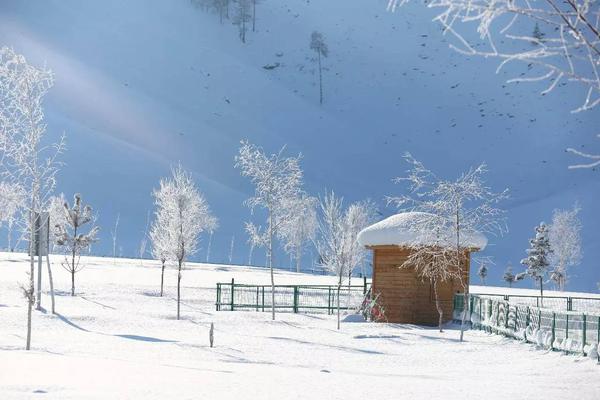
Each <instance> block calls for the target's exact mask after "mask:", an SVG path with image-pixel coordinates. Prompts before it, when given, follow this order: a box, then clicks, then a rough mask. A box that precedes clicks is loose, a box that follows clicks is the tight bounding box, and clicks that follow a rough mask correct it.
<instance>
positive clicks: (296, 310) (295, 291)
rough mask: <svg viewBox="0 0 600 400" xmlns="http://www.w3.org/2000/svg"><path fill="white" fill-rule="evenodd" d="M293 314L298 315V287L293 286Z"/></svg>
mask: <svg viewBox="0 0 600 400" xmlns="http://www.w3.org/2000/svg"><path fill="white" fill-rule="evenodd" d="M294 313H298V286H294Z"/></svg>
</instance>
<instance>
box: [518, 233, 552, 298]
mask: <svg viewBox="0 0 600 400" xmlns="http://www.w3.org/2000/svg"><path fill="white" fill-rule="evenodd" d="M551 253H552V248H551V247H550V238H549V237H548V227H547V226H546V224H545V223H543V222H542V223H541V224H540V225H539V226H537V227H536V228H535V237H534V238H533V239H531V240H529V249H527V257H526V258H524V259H523V260H521V264H523V265H525V266H527V270H526V273H527V275H529V276H530V277H531V278H532V279H533V280H534V281H536V282H537V283H538V284H539V286H540V296H541V297H542V298H543V297H544V278H545V277H546V274H547V273H548V267H549V266H550V261H549V256H550V254H551Z"/></svg>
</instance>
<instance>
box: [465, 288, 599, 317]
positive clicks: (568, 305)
mask: <svg viewBox="0 0 600 400" xmlns="http://www.w3.org/2000/svg"><path fill="white" fill-rule="evenodd" d="M476 295H477V296H482V297H489V298H499V299H503V300H505V301H508V302H510V303H516V304H521V305H528V306H532V307H540V308H550V309H553V310H557V311H579V312H584V313H592V314H600V298H598V297H572V296H571V297H567V296H544V297H540V296H531V295H503V294H487V293H477V294H476Z"/></svg>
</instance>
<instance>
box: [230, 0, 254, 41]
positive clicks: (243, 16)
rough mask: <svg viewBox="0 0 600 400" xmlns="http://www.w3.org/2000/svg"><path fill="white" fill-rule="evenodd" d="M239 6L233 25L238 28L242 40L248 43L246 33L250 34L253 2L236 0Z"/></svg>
mask: <svg viewBox="0 0 600 400" xmlns="http://www.w3.org/2000/svg"><path fill="white" fill-rule="evenodd" d="M236 2H237V5H236V9H235V15H234V16H233V24H234V25H237V26H238V31H239V35H240V40H241V41H242V43H246V33H247V32H248V23H249V22H250V20H251V19H252V10H251V9H252V7H253V3H252V2H253V0H236Z"/></svg>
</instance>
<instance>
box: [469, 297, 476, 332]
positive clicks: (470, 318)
mask: <svg viewBox="0 0 600 400" xmlns="http://www.w3.org/2000/svg"><path fill="white" fill-rule="evenodd" d="M474 301H475V298H474V297H473V296H472V295H471V294H469V322H471V326H473V303H474Z"/></svg>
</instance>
